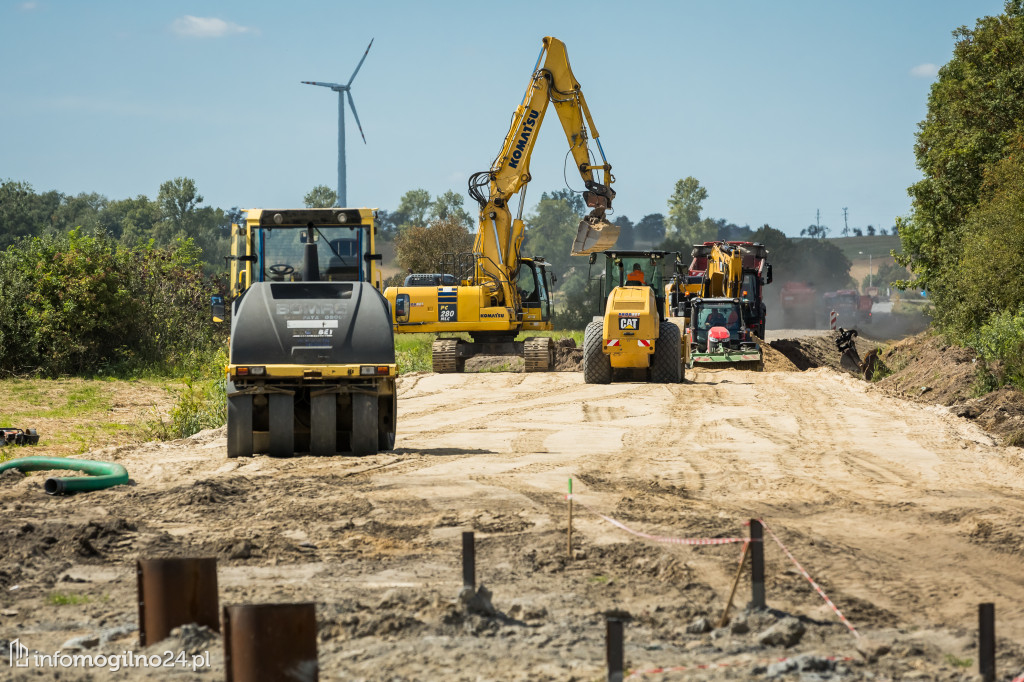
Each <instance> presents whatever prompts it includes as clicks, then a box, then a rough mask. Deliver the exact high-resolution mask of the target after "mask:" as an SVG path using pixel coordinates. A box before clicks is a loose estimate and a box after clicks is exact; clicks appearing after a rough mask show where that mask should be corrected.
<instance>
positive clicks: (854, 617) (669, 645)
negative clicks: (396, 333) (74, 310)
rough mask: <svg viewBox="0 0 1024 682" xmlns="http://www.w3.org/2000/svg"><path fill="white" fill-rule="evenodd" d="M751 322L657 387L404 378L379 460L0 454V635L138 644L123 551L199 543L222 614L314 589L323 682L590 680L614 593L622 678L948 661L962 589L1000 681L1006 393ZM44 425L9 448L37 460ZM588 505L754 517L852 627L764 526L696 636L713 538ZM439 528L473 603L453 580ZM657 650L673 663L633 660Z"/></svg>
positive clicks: (112, 649) (959, 666)
mask: <svg viewBox="0 0 1024 682" xmlns="http://www.w3.org/2000/svg"><path fill="white" fill-rule="evenodd" d="M769 341H771V345H769V346H767V347H766V371H765V372H751V371H736V370H728V369H722V370H705V371H688V372H687V375H686V381H685V383H683V384H680V385H653V384H645V383H616V384H611V385H606V386H593V385H586V384H584V383H583V378H582V376H581V373H580V372H573V371H561V372H554V373H542V374H540V373H538V374H527V373H522V372H514V371H513V372H508V371H506V372H479V373H467V374H462V375H438V374H430V373H422V374H413V375H407V376H403V377H402V378H400V380H399V436H398V441H397V444H396V448H395V450H394V451H393V452H386V453H382V454H379V455H376V456H372V457H365V458H361V459H356V458H346V457H336V458H311V457H296V458H292V459H274V458H270V457H265V456H259V457H254V458H251V459H238V460H228V459H226V457H225V438H224V433H223V431H222V430H217V431H208V432H203V433H200V434H198V435H196V436H194V437H192V438H189V439H186V440H181V441H172V442H164V443H157V442H153V443H143V444H137V445H124V446H118V447H111V448H106V449H100V450H95V451H93V452H90V453H88V455H87V456H88V457H91V458H94V459H103V460H113V461H117V462H120V463H121V464H123V465H124V466H125V467H127V469H128V471H129V473H130V475H131V479H132V484H131V485H129V486H124V487H119V488H113V489H110V490H106V491H101V492H95V493H88V494H79V495H75V496H70V497H48V496H46V495H44V494H43V491H42V482H43V479H44V475H42V474H33V475H29V476H27V477H23V476H21V475H20V474H17V473H16V472H9V473H7V474H5V475H3V476H2V477H0V514H2V518H3V519H4V524H3V528H2V529H0V639H4V640H14V639H18V640H19V641H20V642H21V643H22V644H23V645H27V646H29V647H30V648H31V649H32V650H35V651H39V652H42V653H47V652H53V651H55V650H58V649H61V650H62V651H64V652H71V651H73V650H74V649H75V648H76V647H81V652H86V653H120V652H123V651H125V650H137V649H138V641H137V640H138V632H137V630H136V629H135V626H136V624H137V607H136V585H135V580H136V577H135V564H134V562H135V560H136V559H137V558H148V557H171V556H214V557H217V559H218V566H219V569H218V581H219V588H220V600H221V604H222V605H224V604H240V603H266V602H306V601H310V602H315V603H316V605H317V607H316V608H317V620H318V630H319V634H318V649H319V664H320V670H321V679H344V680H428V679H430V680H433V679H445V680H599V679H604V675H605V652H604V640H605V625H604V614H605V613H606V612H609V611H613V610H618V611H624V612H626V613H627V614H628V616H629V618H630V620H629V621H628V623H627V625H626V628H625V656H626V664H627V666H628V667H629V668H631V669H634V670H637V671H639V672H638V673H637V677H638V678H642V679H654V680H684V679H685V680H749V679H792V680H825V679H835V680H910V679H916V680H973V679H976V675H977V658H978V656H977V634H978V633H977V622H978V620H977V618H978V617H977V607H978V604H979V603H980V602H994V603H995V605H996V616H997V635H998V641H997V654H998V659H997V661H998V663H997V665H998V670H999V678H998V679H1001V680H1009V679H1011V678H1012V677H1013V676H1014V675H1018V674H1021V673H1024V570H1022V565H1024V496H1022V494H1021V491H1022V489H1024V450H1022V449H1020V448H1017V447H1012V446H1009V445H1006V444H1004V441H1005V440H1006V439H1007V438H1008V437H1009V436H1010V435H1012V433H1013V432H1014V431H1013V428H1015V427H1013V426H1012V424H1014V423H1019V421H1018V422H1014V420H1019V418H1020V414H1021V412H1019V411H1018V412H1015V410H1019V407H1020V405H1021V402H1020V394H1019V393H1014V395H1015V396H1016V397H1013V396H1011V397H1008V398H1001V399H999V400H1000V401H1001V402H999V405H988V404H976V403H972V402H971V401H972V400H977V399H972V398H970V394H971V389H970V386H971V385H972V383H973V381H974V376H975V373H974V371H973V370H971V371H970V372H968V371H967V370H966V369H965V368H964V367H962V365H964V364H971V365H974V364H975V363H973V362H971V361H970V359H969V358H968V359H966V360H963V361H962V362H961V361H958V360H956V358H959V357H961V356H960V355H958V353H960V351H958V350H956V349H949V348H948V347H943V344H942V343H941V342H938V341H936V340H935V339H934V338H932V337H928V336H921V337H915V340H912V341H907V342H904V344H903V345H902V346H900V348H901V349H902V350H901V352H902V353H903V356H901V357H902V358H903V360H905V363H904V362H903V360H901V361H900V362H895V361H892V364H893V365H894V367H893V368H894V369H896V370H897V371H896V373H895V374H893V375H892V376H890V377H888V378H886V379H885V380H883V381H881V382H877V383H874V384H870V383H867V382H864V381H861V380H859V379H857V378H855V377H853V376H851V375H849V374H845V373H841V372H839V371H837V370H836V369H835V368H834V367H833V366H832V363H831V362H830V360H829V358H832V357H833V354H834V345H831V344H832V339H831V337H830V335H829V333H828V332H813V333H804V332H799V331H797V332H785V333H779V332H776V333H773V334H771V335H769ZM863 343H864V344H865V345H864V346H861V348H862V349H863V348H865V347H866V345H867V342H863ZM893 347H894V346H893V345H892V344H886V345H885V346H883V348H882V350H883V357H888V358H890V360H891V359H892V358H894V357H895V356H892V355H886V353H891V352H892V348H893ZM571 352H572V351H571V349H564V352H560V362H562V365H563V367H564V368H565V369H568V368H569V364H568V363H567V362H566V358H567V357H569V356H570V355H571ZM922 363H924V364H922ZM929 363H930V364H929ZM799 365H805V366H806V369H803V368H801V367H800V366H799ZM896 365H899V366H896ZM926 365H927V366H926ZM836 366H838V362H837V360H836ZM801 369H803V371H801ZM915 372H916V374H915ZM957 373H959V374H957ZM950 374H957V376H961V379H960V381H959V383H958V384H957V385H956V386H953V385H947V384H946V383H944V382H945V380H946V378H947V377H948V376H950ZM933 375H934V377H935V378H934V379H933V378H932V377H933ZM922 386H925V387H928V390H922V388H921V387H922ZM937 398H939V399H937ZM1000 406H1001V407H1002V408H1003V411H1002V412H1000V411H999V409H997V408H998V407H1000ZM986 414H988V420H987V421H986V417H985V415H986ZM958 415H962V416H958ZM972 415H973V416H972ZM1000 415H1001V416H1000ZM997 417H998V418H997ZM1007 423H1010V424H1011V426H1001V425H1005V424H1007ZM983 427H985V428H983ZM989 427H991V428H989ZM986 429H988V430H986ZM45 440H46V434H45V433H42V441H41V444H40V446H38V448H39V449H38V450H34V451H29V450H27V449H26V450H25V451H24V454H47V453H46V452H45ZM19 454H22V453H21V451H19ZM570 478H572V479H573V482H574V489H573V492H574V496H575V505H576V507H575V519H574V522H575V533H574V535H573V547H572V556H571V557H570V556H568V554H569V551H568V548H567V540H566V523H567V500H566V487H567V482H568V480H569V479H570ZM598 514H602V515H604V516H606V517H609V518H612V519H615V520H617V521H618V522H620V523H621V524H624V525H625V526H627V527H629V528H631V529H634V530H636V531H640V532H643V533H647V534H650V535H655V536H665V537H673V538H729V537H744V536H746V534H747V532H748V528H747V526H745V522H747V521H748V520H749V519H751V518H761V519H763V520H764V521H765V523H766V524H767V527H768V528H769V529H770V530H771V531H773V532H774V533H775V535H777V536H778V538H779V539H780V540H781V541H782V542H783V543H784V544H785V545H786V547H787V548H788V549H789V551H790V552H791V553H792V555H793V556H794V557H795V558H796V559H797V560H798V561H799V563H800V565H802V566H803V568H804V569H806V571H807V572H808V573H809V574H810V575H811V576H812V577H813V578H814V579H815V580H816V581H817V583H818V584H819V585H820V587H821V588H822V589H823V591H824V592H825V593H826V594H827V595H828V596H829V597H830V598H831V600H832V601H833V602H834V604H835V605H836V607H838V609H840V610H841V611H842V613H843V614H844V615H845V616H846V618H847V619H848V621H849V623H850V624H851V625H852V627H853V628H855V629H856V631H857V634H856V635H855V634H854V632H852V631H851V629H849V628H848V627H847V626H846V625H844V624H843V623H842V622H841V621H840V619H839V618H838V617H837V615H836V614H835V613H834V612H833V611H832V609H830V607H829V606H828V605H827V604H826V603H825V601H824V600H823V599H822V597H821V596H819V595H818V594H817V593H816V592H815V591H814V590H813V588H812V587H811V585H810V584H809V582H808V580H807V579H806V578H805V577H804V576H803V575H802V574H801V573H800V572H799V571H798V569H797V567H796V565H795V564H794V563H793V562H792V561H791V560H790V558H788V557H787V556H786V555H785V554H784V553H783V551H782V549H781V548H780V547H779V545H778V544H776V543H775V541H774V540H773V539H772V537H771V536H770V535H769V536H768V538H767V540H766V543H765V547H764V550H765V556H766V564H767V585H766V590H767V602H768V605H769V606H770V610H769V611H766V612H747V611H746V610H745V608H744V607H745V605H746V603H747V601H748V600H749V598H750V586H749V572H747V573H745V574H744V576H743V578H742V580H741V582H740V587H739V589H738V591H737V596H736V599H735V604H736V606H735V607H734V608H733V610H732V613H731V622H730V623H729V624H728V625H727V626H725V627H722V628H718V627H716V626H717V625H718V621H719V618H720V617H721V615H722V611H723V609H724V608H725V605H726V600H727V598H728V595H729V589H730V586H731V583H732V580H733V577H734V575H735V573H736V569H737V560H738V558H739V556H740V551H741V545H740V544H724V545H710V546H687V545H680V544H669V543H659V542H655V541H652V540H650V539H645V538H642V537H638V536H636V535H631V534H630V533H628V532H626V531H625V530H623V529H621V528H619V527H617V526H615V525H612V524H611V523H609V522H608V521H606V520H604V519H602V518H601V517H600V516H598ZM466 530H473V531H475V533H476V541H477V546H476V554H477V568H476V573H477V580H478V583H480V584H482V585H485V586H486V588H487V590H489V591H490V593H491V598H490V600H491V604H492V605H493V609H494V611H493V612H491V613H481V612H479V611H480V607H481V606H482V605H483V606H486V604H483V602H485V601H486V600H478V601H477V603H476V608H477V610H476V611H474V610H473V609H472V608H468V607H467V606H466V605H464V604H461V603H460V602H459V601H458V599H457V597H458V595H459V591H460V587H461V583H462V580H461V563H460V562H461V533H462V532H463V531H466ZM484 610H486V609H484ZM701 619H704V620H701ZM857 635H859V636H857ZM0 645H2V652H3V653H2V654H0V655H3V656H6V655H7V653H8V643H7V641H0ZM182 650H185V651H186V652H188V653H196V652H205V651H209V652H210V666H209V667H207V668H202V669H200V670H198V671H194V672H193V671H192V670H191V669H189V670H182V669H180V668H176V669H174V670H170V669H165V670H160V671H154V670H147V669H139V668H130V669H126V670H121V671H118V672H116V673H115V672H110V671H109V670H99V669H93V670H89V671H86V670H82V669H77V670H68V669H64V670H61V671H60V672H59V678H60V679H97V680H106V679H203V680H206V679H209V680H214V679H223V677H224V663H223V660H224V659H223V649H222V643H221V640H220V637H219V636H218V635H216V633H209V632H206V631H203V630H201V629H196V628H184V629H182V630H181V631H179V632H178V633H176V634H175V635H174V636H173V637H172V638H171V639H169V640H165V641H164V642H160V643H157V644H154V645H151V646H150V647H149V648H147V649H145V650H144V651H145V652H146V653H151V654H162V653H163V652H164V651H173V652H175V653H177V652H179V651H182ZM0 666H2V668H3V673H2V674H0V677H6V676H7V675H8V674H10V675H11V677H10V678H9V679H24V680H36V679H50V678H54V679H55V678H57V675H56V674H54V673H55V671H54V670H31V669H11V668H8V661H7V660H0ZM698 666H709V667H703V668H698ZM657 668H671V669H674V670H673V671H670V672H662V673H647V674H642V673H643V672H644V671H650V670H653V669H657Z"/></svg>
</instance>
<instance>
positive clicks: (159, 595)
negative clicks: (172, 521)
mask: <svg viewBox="0 0 1024 682" xmlns="http://www.w3.org/2000/svg"><path fill="white" fill-rule="evenodd" d="M135 568H136V576H137V579H138V580H137V582H138V594H139V644H140V645H142V646H148V645H150V644H154V643H156V642H159V641H160V640H162V639H166V638H167V636H168V635H170V634H171V630H173V629H174V628H176V627H178V626H179V625H185V624H186V623H196V624H197V625H205V626H206V627H208V628H210V629H211V630H214V631H216V632H220V620H219V615H220V614H219V612H218V606H219V605H218V602H217V560H216V559H212V558H205V559H139V560H138V561H136V562H135Z"/></svg>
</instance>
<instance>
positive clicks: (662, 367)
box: [651, 322, 683, 384]
mask: <svg viewBox="0 0 1024 682" xmlns="http://www.w3.org/2000/svg"><path fill="white" fill-rule="evenodd" d="M682 369H683V347H682V341H681V340H680V338H679V327H677V326H675V325H674V324H672V323H671V322H661V324H659V325H658V339H657V340H656V341H655V342H654V353H653V354H652V356H651V381H652V382H653V383H656V384H678V383H679V382H680V381H682V380H683V373H682Z"/></svg>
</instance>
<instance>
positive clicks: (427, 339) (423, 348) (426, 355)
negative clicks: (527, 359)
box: [395, 331, 583, 374]
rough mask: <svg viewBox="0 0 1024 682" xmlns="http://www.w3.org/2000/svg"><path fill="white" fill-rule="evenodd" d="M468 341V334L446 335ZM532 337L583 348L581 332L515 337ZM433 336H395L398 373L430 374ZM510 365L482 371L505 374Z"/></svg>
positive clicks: (532, 333)
mask: <svg viewBox="0 0 1024 682" xmlns="http://www.w3.org/2000/svg"><path fill="white" fill-rule="evenodd" d="M446 336H451V337H452V338H454V337H456V336H457V337H459V338H462V339H465V340H466V341H469V340H470V337H469V334H465V333H463V334H455V335H447V334H446ZM532 336H550V337H552V338H554V339H556V340H557V339H564V338H571V339H573V340H574V341H576V345H577V346H580V347H582V346H583V332H581V331H560V332H523V333H522V334H520V335H519V336H517V337H516V340H517V341H522V340H523V339H526V338H529V337H532ZM436 338H437V336H436V335H435V334H395V361H396V362H397V363H398V373H399V374H408V373H409V372H431V371H433V369H434V365H433V362H432V360H431V346H432V345H433V343H434V339H436ZM509 369H510V365H506V366H498V367H492V368H489V369H484V370H481V371H484V372H507V371H509Z"/></svg>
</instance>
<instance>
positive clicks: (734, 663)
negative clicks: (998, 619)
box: [626, 656, 1016, 682]
mask: <svg viewBox="0 0 1024 682" xmlns="http://www.w3.org/2000/svg"><path fill="white" fill-rule="evenodd" d="M823 658H824V659H825V660H826V661H836V662H847V661H852V660H853V659H852V658H851V657H849V656H824V657H823ZM788 660H790V659H789V658H786V657H784V658H766V659H762V660H760V661H724V662H722V663H704V664H701V665H677V666H674V667H671V668H650V669H648V670H631V671H630V673H629V677H627V678H626V679H630V678H633V677H643V676H644V675H661V674H663V673H675V672H682V671H684V670H710V669H713V668H734V667H736V666H741V665H742V666H747V665H763V664H765V663H782V662H783V661H788ZM1014 682H1016V680H1014Z"/></svg>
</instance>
